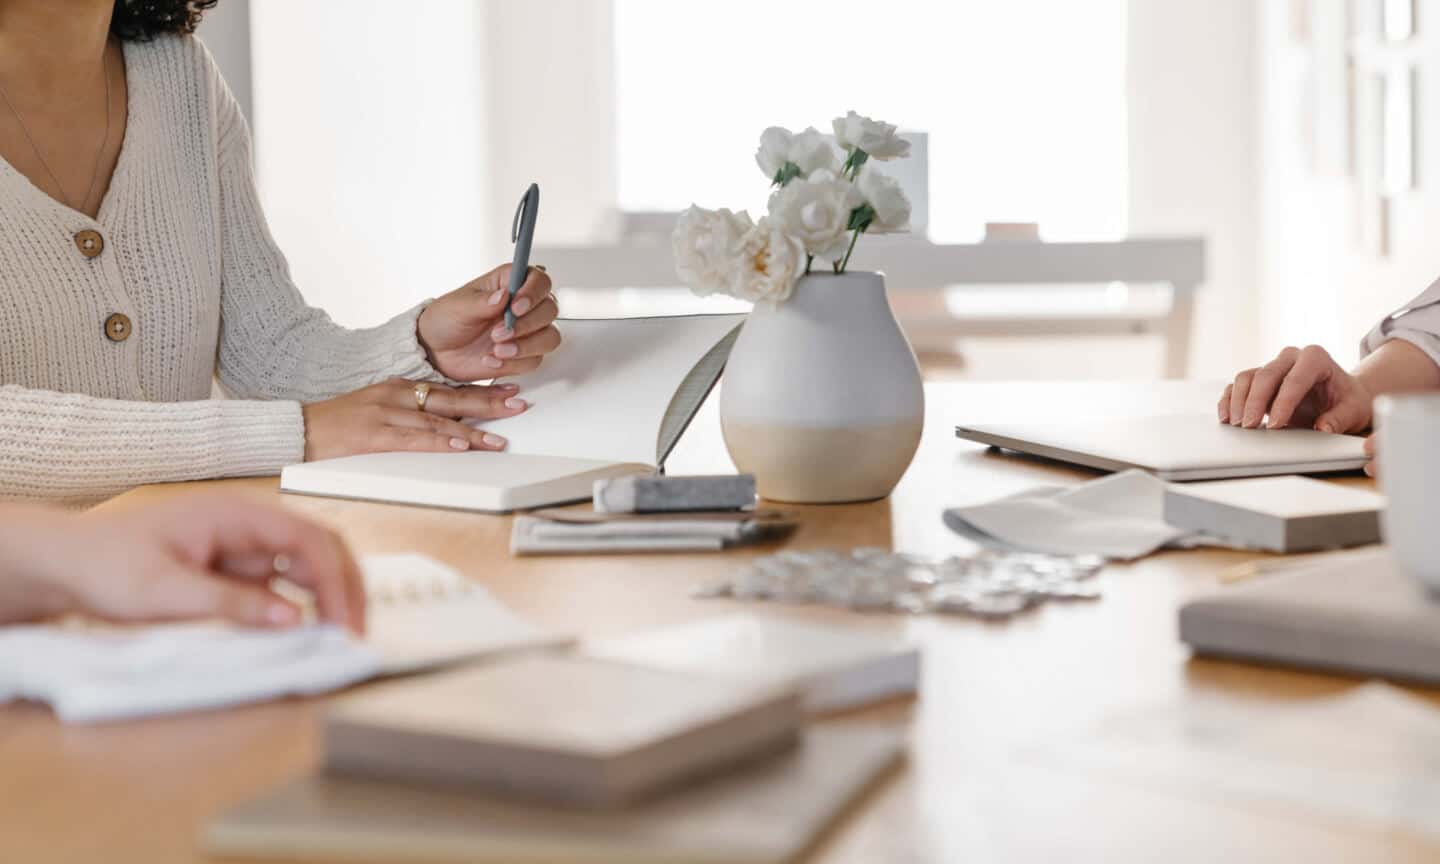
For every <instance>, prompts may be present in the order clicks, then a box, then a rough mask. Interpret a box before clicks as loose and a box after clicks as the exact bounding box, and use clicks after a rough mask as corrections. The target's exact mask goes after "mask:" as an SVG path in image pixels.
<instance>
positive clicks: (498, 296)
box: [490, 288, 506, 306]
mask: <svg viewBox="0 0 1440 864" xmlns="http://www.w3.org/2000/svg"><path fill="white" fill-rule="evenodd" d="M505 293H506V292H505V289H504V288H496V289H495V293H494V294H491V295H490V305H491V306H499V305H500V301H502V300H504V299H505Z"/></svg>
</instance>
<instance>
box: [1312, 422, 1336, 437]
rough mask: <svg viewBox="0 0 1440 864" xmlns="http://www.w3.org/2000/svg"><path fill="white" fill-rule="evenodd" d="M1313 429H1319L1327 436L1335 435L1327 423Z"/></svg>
mask: <svg viewBox="0 0 1440 864" xmlns="http://www.w3.org/2000/svg"><path fill="white" fill-rule="evenodd" d="M1315 428H1316V429H1319V430H1320V431H1321V432H1324V433H1326V434H1329V435H1333V434H1335V427H1333V426H1331V425H1330V424H1329V423H1321V424H1320V425H1319V426H1316V427H1315Z"/></svg>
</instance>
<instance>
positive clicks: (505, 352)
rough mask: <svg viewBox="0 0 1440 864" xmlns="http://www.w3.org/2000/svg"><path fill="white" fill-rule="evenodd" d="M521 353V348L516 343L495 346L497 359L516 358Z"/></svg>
mask: <svg viewBox="0 0 1440 864" xmlns="http://www.w3.org/2000/svg"><path fill="white" fill-rule="evenodd" d="M519 353H520V346H519V345H516V344H515V343H514V342H501V343H500V344H499V345H496V346H495V356H496V357H514V356H515V355H516V354H519Z"/></svg>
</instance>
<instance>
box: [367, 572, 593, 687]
mask: <svg viewBox="0 0 1440 864" xmlns="http://www.w3.org/2000/svg"><path fill="white" fill-rule="evenodd" d="M364 570H365V592H366V595H367V597H368V600H369V603H368V607H369V627H368V632H367V633H366V635H365V641H366V643H367V644H369V645H370V646H372V647H374V648H375V649H377V650H378V651H379V653H380V657H381V663H382V667H381V669H382V671H381V674H383V675H398V674H404V673H408V672H416V671H420V670H424V669H432V668H436V667H439V666H448V665H452V664H455V663H460V662H464V661H466V660H473V659H476V658H478V657H485V656H490V655H494V654H501V653H505V652H511V651H521V650H525V649H532V648H560V647H564V646H567V645H570V644H572V643H573V642H574V639H572V638H571V637H569V636H565V635H563V634H560V633H554V632H551V631H549V630H545V629H543V628H541V627H539V626H537V625H535V624H533V623H531V622H530V621H527V620H526V619H524V618H522V617H520V616H519V615H516V614H515V613H514V612H512V611H511V610H510V609H509V608H508V607H506V606H505V605H504V604H502V603H500V602H499V601H498V600H496V599H495V597H494V596H493V595H492V594H491V593H490V592H489V591H487V590H486V589H485V588H484V586H481V585H478V584H476V583H475V582H472V581H470V580H469V579H466V578H465V577H464V576H462V575H461V574H459V573H457V572H455V571H454V570H452V569H450V568H449V567H446V566H445V565H443V564H441V563H439V562H438V561H435V560H433V559H431V558H427V557H425V556H423V555H385V556H372V557H369V558H366V559H365V562H364Z"/></svg>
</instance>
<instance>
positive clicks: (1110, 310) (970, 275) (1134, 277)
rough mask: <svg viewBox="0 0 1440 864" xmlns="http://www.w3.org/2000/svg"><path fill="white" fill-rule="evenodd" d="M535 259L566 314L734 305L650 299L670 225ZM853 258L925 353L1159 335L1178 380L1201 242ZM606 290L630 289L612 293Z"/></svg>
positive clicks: (930, 248) (889, 245)
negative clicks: (997, 343)
mask: <svg viewBox="0 0 1440 864" xmlns="http://www.w3.org/2000/svg"><path fill="white" fill-rule="evenodd" d="M531 260H533V261H535V262H536V263H539V264H544V265H545V266H546V268H547V269H548V270H549V271H550V273H551V275H552V276H553V277H554V278H555V284H556V286H557V288H559V289H561V290H562V291H563V292H564V294H563V295H562V304H563V306H564V309H565V314H577V313H578V314H597V315H598V314H656V313H657V311H659V312H665V313H674V312H681V311H707V310H708V311H731V310H730V307H728V306H724V307H722V306H720V305H717V303H723V302H724V301H723V300H713V299H708V298H707V299H705V300H700V301H697V302H694V303H688V304H686V303H684V301H683V299H682V298H683V296H684V295H683V293H671V294H669V295H668V296H665V295H660V296H662V297H664V299H665V301H666V302H665V303H656V302H655V301H656V300H657V294H656V293H654V292H657V291H662V290H665V289H675V288H676V287H677V285H678V283H677V279H676V277H675V267H674V262H673V259H672V256H671V253H670V244H669V239H668V236H667V235H665V234H664V233H663V232H657V233H652V234H647V235H642V236H638V237H635V238H631V239H627V240H626V241H625V242H622V243H616V244H613V245H597V246H548V247H540V248H537V249H535V251H534V253H533V254H532V255H531ZM850 266H851V267H852V268H853V269H856V270H878V271H881V272H883V273H884V274H885V281H886V286H887V287H888V288H889V290H890V295H891V304H892V305H893V306H894V307H895V311H896V316H897V317H898V318H899V319H900V323H901V325H902V326H903V327H904V328H905V330H906V332H907V334H909V336H910V339H911V342H912V343H913V344H915V346H916V348H917V350H919V351H921V352H924V351H925V349H926V348H929V347H933V346H943V345H945V344H946V343H947V342H949V343H953V342H954V341H955V340H957V339H960V338H964V337H967V336H1051V335H1054V336H1060V335H1104V334H1146V333H1159V334H1160V335H1162V336H1163V337H1164V339H1165V353H1164V360H1163V373H1164V375H1165V377H1168V378H1183V377H1185V375H1186V372H1187V370H1188V363H1189V355H1190V341H1191V338H1192V335H1193V334H1192V332H1191V331H1192V328H1193V313H1194V303H1195V292H1196V291H1197V290H1199V287H1200V285H1201V283H1203V282H1204V280H1205V240H1204V238H1201V237H1155V238H1134V239H1127V240H1116V241H1102V242H1088V243H1046V242H1012V241H1006V242H987V243H956V244H945V243H931V242H929V241H927V240H925V239H923V238H917V237H910V236H906V235H893V236H883V237H866V238H865V239H864V241H863V242H862V243H860V244H859V245H858V246H857V247H856V250H855V255H854V258H853V259H852V261H851V264H850ZM607 291H608V292H623V293H621V294H619V295H612V296H610V297H608V298H607V297H605V296H604V294H603V292H607ZM587 294H588V295H591V297H590V298H587V297H586V295H587ZM617 300H618V304H617V302H616V301H617ZM736 308H739V309H744V308H745V305H744V304H739V305H738V306H736Z"/></svg>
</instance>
